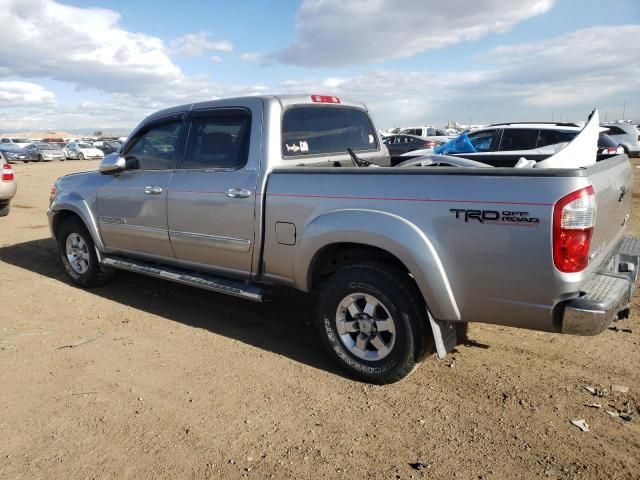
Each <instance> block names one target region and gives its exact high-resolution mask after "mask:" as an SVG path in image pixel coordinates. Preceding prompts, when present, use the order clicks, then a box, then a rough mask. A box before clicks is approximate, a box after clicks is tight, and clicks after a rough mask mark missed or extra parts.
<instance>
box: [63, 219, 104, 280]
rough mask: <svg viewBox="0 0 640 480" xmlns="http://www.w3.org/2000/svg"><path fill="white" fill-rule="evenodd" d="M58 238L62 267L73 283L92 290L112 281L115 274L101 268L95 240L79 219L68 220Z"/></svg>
mask: <svg viewBox="0 0 640 480" xmlns="http://www.w3.org/2000/svg"><path fill="white" fill-rule="evenodd" d="M56 236H57V239H58V253H59V255H60V258H61V260H62V265H63V266H64V269H65V271H66V272H67V275H69V278H71V281H72V282H73V283H75V284H76V285H79V286H81V287H85V288H91V287H96V286H98V285H102V284H104V283H105V282H107V281H108V280H110V279H111V277H112V276H113V274H112V273H106V272H103V271H102V269H101V268H100V263H99V262H98V256H97V254H96V249H95V246H94V243H93V239H92V238H91V235H90V234H89V232H88V231H87V228H86V227H85V226H84V224H83V223H82V222H81V221H80V220H79V219H78V218H70V219H68V220H66V221H65V222H64V223H63V224H62V226H61V227H60V228H59V229H58V232H57V235H56Z"/></svg>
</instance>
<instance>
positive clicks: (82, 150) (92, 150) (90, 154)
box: [63, 142, 104, 160]
mask: <svg viewBox="0 0 640 480" xmlns="http://www.w3.org/2000/svg"><path fill="white" fill-rule="evenodd" d="M63 152H64V156H65V158H66V159H74V160H91V159H101V158H103V157H104V153H102V151H101V150H99V149H97V148H96V147H94V146H93V145H90V144H88V143H83V142H71V143H68V144H67V145H66V146H65V147H64V148H63Z"/></svg>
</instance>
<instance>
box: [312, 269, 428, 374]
mask: <svg viewBox="0 0 640 480" xmlns="http://www.w3.org/2000/svg"><path fill="white" fill-rule="evenodd" d="M354 307H355V309H354ZM352 312H357V313H355V317H354V315H352ZM372 312H373V313H372ZM371 313H372V314H371ZM370 314H371V315H370ZM354 318H359V320H354ZM316 319H317V325H318V329H319V331H320V337H321V339H322V342H323V344H324V345H325V347H326V348H327V350H328V351H329V354H330V355H331V357H332V358H333V359H334V360H335V361H336V362H337V363H338V365H340V367H341V368H342V369H344V370H345V371H346V372H348V373H349V374H350V375H351V376H353V377H355V378H357V379H359V380H363V381H366V382H370V383H376V384H387V383H393V382H397V381H399V380H402V379H403V378H405V377H407V376H408V375H410V374H411V373H412V372H413V371H414V370H415V369H416V368H417V367H418V366H419V365H420V363H421V362H422V360H423V359H424V357H425V355H426V353H427V351H430V347H431V344H432V340H431V335H429V331H428V325H427V321H426V319H427V313H426V308H425V304H424V300H423V299H422V296H421V294H420V292H419V291H418V289H417V287H416V285H415V284H414V283H413V281H412V280H411V279H410V277H409V276H408V275H407V273H406V272H403V271H401V270H399V269H397V268H395V267H393V266H390V265H386V264H383V263H374V262H371V263H361V264H356V265H351V266H347V267H345V268H343V269H341V270H339V271H338V272H336V273H335V274H333V275H332V276H331V277H330V278H329V279H328V280H327V281H326V282H325V283H324V284H323V285H322V287H321V289H320V292H319V295H318V303H317V316H316ZM389 320H390V321H391V323H389V322H388V321H389ZM391 327H392V328H391ZM376 338H377V340H376Z"/></svg>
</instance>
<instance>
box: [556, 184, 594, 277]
mask: <svg viewBox="0 0 640 480" xmlns="http://www.w3.org/2000/svg"><path fill="white" fill-rule="evenodd" d="M595 220H596V199H595V194H594V192H593V187H590V186H589V187H586V188H583V189H580V190H578V191H575V192H573V193H570V194H569V195H567V196H565V197H562V198H561V199H560V200H558V201H557V202H556V204H555V205H554V207H553V264H554V265H555V266H556V268H557V269H558V270H560V271H561V272H566V273H572V272H580V271H582V270H584V269H585V268H586V266H587V265H588V264H589V249H590V248H591V236H592V235H593V227H594V225H595Z"/></svg>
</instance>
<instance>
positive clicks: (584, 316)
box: [562, 236, 640, 335]
mask: <svg viewBox="0 0 640 480" xmlns="http://www.w3.org/2000/svg"><path fill="white" fill-rule="evenodd" d="M639 266H640V238H636V237H632V236H624V237H622V239H621V240H620V242H619V243H618V245H616V248H615V249H614V251H613V252H612V253H611V255H610V256H609V258H608V259H607V260H606V261H605V262H604V263H603V266H602V268H601V269H600V270H599V271H598V272H596V273H594V274H593V275H591V277H589V279H588V280H587V282H586V283H585V285H584V288H583V291H582V292H581V295H580V296H579V297H577V298H574V299H572V300H569V301H568V302H566V304H565V306H564V312H563V314H562V333H568V334H571V335H596V334H598V333H600V332H602V331H603V330H605V329H606V328H607V327H608V326H609V324H610V323H611V322H612V321H613V320H614V319H615V318H616V317H618V315H619V314H622V313H624V311H625V310H626V309H627V308H628V307H629V301H630V300H631V296H632V295H633V292H634V290H635V288H636V280H637V278H638V267H639Z"/></svg>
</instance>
